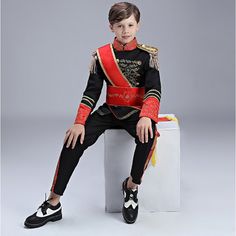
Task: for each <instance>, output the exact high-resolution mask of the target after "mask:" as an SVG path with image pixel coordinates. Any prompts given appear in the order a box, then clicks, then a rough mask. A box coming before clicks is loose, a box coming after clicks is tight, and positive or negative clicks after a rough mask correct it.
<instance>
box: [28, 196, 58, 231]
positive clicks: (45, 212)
mask: <svg viewBox="0 0 236 236" xmlns="http://www.w3.org/2000/svg"><path fill="white" fill-rule="evenodd" d="M45 199H46V198H45ZM49 200H51V199H48V200H45V201H44V202H43V203H42V204H41V205H40V206H39V207H38V209H37V211H36V212H35V213H34V214H33V215H30V216H29V217H27V218H26V220H25V222H24V225H25V226H26V227H28V228H36V227H40V226H43V225H45V224H46V223H47V222H48V221H57V220H60V219H62V207H61V203H60V202H59V203H58V204H57V205H56V206H53V205H51V204H50V203H49V202H48V201H49Z"/></svg>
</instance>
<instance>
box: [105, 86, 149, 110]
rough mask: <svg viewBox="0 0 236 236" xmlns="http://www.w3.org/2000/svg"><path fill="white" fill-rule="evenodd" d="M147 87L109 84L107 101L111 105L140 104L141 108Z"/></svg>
mask: <svg viewBox="0 0 236 236" xmlns="http://www.w3.org/2000/svg"><path fill="white" fill-rule="evenodd" d="M144 94H145V89H144V88H143V87H142V88H128V87H114V86H109V85H108V86H107V96H106V103H107V104H108V105H110V106H112V105H115V106H138V107H140V108H141V106H142V103H143V96H144Z"/></svg>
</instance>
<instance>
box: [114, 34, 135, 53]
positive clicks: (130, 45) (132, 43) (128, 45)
mask: <svg viewBox="0 0 236 236" xmlns="http://www.w3.org/2000/svg"><path fill="white" fill-rule="evenodd" d="M113 46H114V48H115V49H116V50H117V51H130V50H134V49H135V48H136V47H137V39H136V37H135V38H134V39H133V40H132V41H130V42H129V43H126V44H125V45H123V44H122V43H120V42H119V41H118V40H117V39H116V37H115V38H114V41H113Z"/></svg>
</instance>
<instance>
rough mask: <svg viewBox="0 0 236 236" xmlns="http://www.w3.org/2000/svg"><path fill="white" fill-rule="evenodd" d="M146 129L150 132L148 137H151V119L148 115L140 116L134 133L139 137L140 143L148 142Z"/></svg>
mask: <svg viewBox="0 0 236 236" xmlns="http://www.w3.org/2000/svg"><path fill="white" fill-rule="evenodd" d="M148 131H149V132H150V137H151V138H153V132H152V121H151V119H150V118H149V117H141V118H140V119H139V121H138V123H137V125H136V134H137V135H138V137H139V141H140V142H141V143H144V140H145V142H146V143H147V142H148Z"/></svg>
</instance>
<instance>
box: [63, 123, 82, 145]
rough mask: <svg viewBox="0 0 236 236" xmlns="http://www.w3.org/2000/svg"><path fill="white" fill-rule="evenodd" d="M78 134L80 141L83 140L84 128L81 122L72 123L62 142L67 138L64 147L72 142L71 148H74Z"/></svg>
mask: <svg viewBox="0 0 236 236" xmlns="http://www.w3.org/2000/svg"><path fill="white" fill-rule="evenodd" d="M79 135H80V143H81V144H83V142H84V135H85V128H84V125H82V124H74V125H73V126H72V127H71V128H70V129H68V130H67V131H66V136H65V139H64V144H65V142H66V140H67V138H68V137H69V138H68V141H67V145H66V147H67V148H68V147H69V146H70V144H71V142H72V149H74V147H75V144H76V142H77V139H78V137H79Z"/></svg>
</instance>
